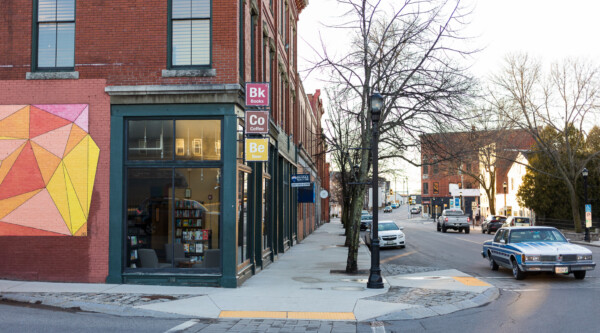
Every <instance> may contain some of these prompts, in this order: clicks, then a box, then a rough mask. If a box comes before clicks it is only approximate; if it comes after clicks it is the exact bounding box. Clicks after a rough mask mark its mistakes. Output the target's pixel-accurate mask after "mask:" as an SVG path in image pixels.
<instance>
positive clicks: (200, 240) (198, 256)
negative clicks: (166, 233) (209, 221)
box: [175, 200, 212, 262]
mask: <svg viewBox="0 0 600 333" xmlns="http://www.w3.org/2000/svg"><path fill="white" fill-rule="evenodd" d="M193 203H194V202H193V201H191V200H176V201H175V243H181V244H183V250H184V252H185V256H186V257H187V258H189V259H190V260H192V261H197V262H202V261H203V259H204V251H205V250H207V249H208V248H210V244H211V238H212V233H211V230H209V229H206V210H205V209H203V208H199V207H194V204H193Z"/></svg>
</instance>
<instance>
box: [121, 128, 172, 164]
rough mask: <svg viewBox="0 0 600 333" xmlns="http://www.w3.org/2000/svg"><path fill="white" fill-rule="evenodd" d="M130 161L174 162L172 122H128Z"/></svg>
mask: <svg viewBox="0 0 600 333" xmlns="http://www.w3.org/2000/svg"><path fill="white" fill-rule="evenodd" d="M127 158H128V159H129V160H172V159H173V121H172V120H130V121H128V122H127Z"/></svg>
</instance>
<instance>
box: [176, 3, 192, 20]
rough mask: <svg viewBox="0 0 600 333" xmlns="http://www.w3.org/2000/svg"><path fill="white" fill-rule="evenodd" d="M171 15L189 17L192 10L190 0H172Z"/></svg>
mask: <svg viewBox="0 0 600 333" xmlns="http://www.w3.org/2000/svg"><path fill="white" fill-rule="evenodd" d="M172 1H173V5H172V8H171V9H172V10H171V16H172V17H173V18H189V17H190V13H191V11H192V1H191V0H172Z"/></svg>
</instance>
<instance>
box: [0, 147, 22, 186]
mask: <svg viewBox="0 0 600 333" xmlns="http://www.w3.org/2000/svg"><path fill="white" fill-rule="evenodd" d="M26 143H27V141H25V142H23V144H22V145H21V146H20V147H19V148H17V149H16V150H15V151H13V152H12V154H10V155H8V156H7V157H6V158H5V159H4V160H2V163H1V164H0V184H2V181H3V180H4V177H6V175H7V174H8V172H9V171H10V168H12V166H13V164H15V161H16V160H17V157H19V154H21V150H23V147H25V144H26Z"/></svg>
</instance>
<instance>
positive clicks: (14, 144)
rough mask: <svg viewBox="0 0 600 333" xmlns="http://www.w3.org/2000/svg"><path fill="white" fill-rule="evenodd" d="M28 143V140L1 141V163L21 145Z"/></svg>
mask: <svg viewBox="0 0 600 333" xmlns="http://www.w3.org/2000/svg"><path fill="white" fill-rule="evenodd" d="M25 141H27V139H10V140H0V161H2V160H4V159H5V158H7V157H8V155H10V154H12V153H13V151H15V150H17V149H18V148H19V147H21V145H22V144H23V143H24V142H25Z"/></svg>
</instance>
